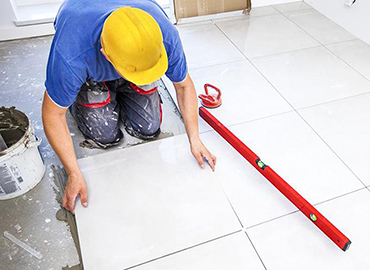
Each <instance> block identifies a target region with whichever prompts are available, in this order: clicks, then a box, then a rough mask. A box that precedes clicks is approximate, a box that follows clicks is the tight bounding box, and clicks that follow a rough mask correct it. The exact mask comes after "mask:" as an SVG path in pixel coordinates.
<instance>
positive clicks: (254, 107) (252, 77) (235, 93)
mask: <svg viewBox="0 0 370 270" xmlns="http://www.w3.org/2000/svg"><path fill="white" fill-rule="evenodd" d="M190 75H191V77H192V78H193V81H194V84H195V87H196V89H197V92H198V94H201V93H204V84H205V83H210V84H213V85H214V86H216V87H218V88H220V89H221V91H222V102H223V104H222V105H221V107H219V108H217V109H214V110H212V113H214V115H215V116H216V117H217V118H218V119H219V120H220V121H222V122H223V123H224V124H225V125H232V124H237V123H242V122H245V121H250V120H253V119H257V118H262V117H266V116H270V115H274V114H278V113H282V112H287V111H291V110H293V109H292V107H291V106H290V105H289V104H288V103H287V102H286V101H285V100H284V99H283V98H282V97H281V96H280V94H279V93H278V92H277V91H276V90H275V89H274V88H273V87H272V86H271V85H270V84H269V83H268V82H267V81H266V79H265V78H263V76H262V75H261V74H260V73H259V72H258V71H257V70H256V69H255V68H254V67H253V66H252V65H251V64H250V63H249V62H248V61H247V60H245V61H240V62H234V63H228V64H222V65H217V66H211V67H206V68H201V69H196V70H193V71H191V72H190ZM212 91H214V90H212ZM200 124H201V125H200V130H201V131H205V130H209V129H211V127H209V126H208V125H207V124H204V122H203V121H201V122H200Z"/></svg>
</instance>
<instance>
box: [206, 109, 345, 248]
mask: <svg viewBox="0 0 370 270" xmlns="http://www.w3.org/2000/svg"><path fill="white" fill-rule="evenodd" d="M199 114H200V116H201V117H202V118H203V119H204V120H205V121H206V122H207V123H208V124H209V125H210V126H211V127H212V128H213V129H214V130H215V131H217V132H218V133H219V134H220V135H221V136H222V137H223V138H224V139H225V140H226V141H227V142H228V143H229V144H230V145H231V146H232V147H234V148H235V150H236V151H238V152H239V154H241V155H242V156H243V157H244V158H245V159H246V160H247V161H248V162H249V163H250V164H251V165H252V166H253V167H254V168H256V169H257V170H258V171H259V172H260V173H261V174H262V175H263V176H264V177H265V178H266V179H267V180H269V181H270V182H271V184H273V185H274V186H275V187H276V188H277V189H278V190H279V191H280V192H281V193H282V194H283V195H284V196H285V197H286V198H287V199H289V200H290V201H291V202H292V203H293V204H294V205H295V206H296V207H297V208H298V209H299V210H300V211H301V212H302V213H303V214H304V215H305V216H306V217H307V218H308V219H309V220H310V221H311V222H312V223H313V224H314V225H316V226H317V227H318V228H319V229H320V230H321V231H322V232H323V233H324V234H326V235H327V236H328V237H329V238H330V239H331V240H332V241H333V242H334V243H335V244H336V245H337V246H338V247H340V248H341V249H342V250H343V251H346V250H347V249H348V248H349V246H350V244H351V241H350V240H349V239H348V238H347V237H346V236H345V235H344V234H343V233H341V232H340V231H339V230H338V229H337V228H336V227H335V226H334V225H333V224H331V223H330V221H329V220H327V219H326V218H325V217H324V216H323V215H322V214H320V212H319V211H317V210H316V209H315V207H313V206H312V205H311V204H310V203H309V202H308V201H306V200H305V199H304V198H303V197H302V196H301V195H300V194H299V193H298V192H297V191H295V190H294V189H293V188H292V187H291V186H290V185H289V184H288V183H287V182H285V181H284V179H283V178H281V177H280V176H279V175H278V174H277V173H276V172H274V171H273V170H272V169H271V168H270V167H269V166H267V165H266V164H265V163H263V162H262V160H261V159H260V158H259V157H258V156H257V155H256V154H255V153H254V152H253V151H252V150H251V149H249V148H248V147H247V146H246V145H245V144H244V143H243V142H242V141H241V140H239V139H238V138H237V137H236V136H235V135H234V134H233V133H232V132H231V131H230V130H228V129H227V128H226V127H225V126H224V125H223V124H222V123H221V122H220V121H218V120H217V119H216V118H215V117H214V116H213V115H212V114H211V113H210V112H209V111H207V109H205V108H203V107H200V108H199ZM307 241H309V239H307Z"/></svg>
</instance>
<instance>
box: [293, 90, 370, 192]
mask: <svg viewBox="0 0 370 270" xmlns="http://www.w3.org/2000/svg"><path fill="white" fill-rule="evenodd" d="M299 113H300V114H301V115H302V116H303V117H304V118H305V119H306V120H307V122H308V123H309V124H310V125H311V126H312V127H313V128H314V129H315V130H316V131H317V132H318V134H319V135H320V136H321V137H322V138H323V139H324V140H325V141H326V142H327V143H328V144H329V145H330V147H331V148H332V149H333V150H334V151H335V152H336V153H337V154H338V155H339V156H340V158H341V159H342V160H343V161H344V162H345V163H346V164H347V165H348V166H349V167H350V168H351V169H352V170H353V172H354V173H355V174H356V175H357V176H358V177H359V178H360V179H361V180H362V181H363V182H364V183H365V184H366V185H370V170H369V164H370V156H369V150H370V124H369V119H370V94H366V95H361V96H358V97H353V98H348V99H344V100H341V101H337V102H331V103H328V104H323V105H320V106H315V107H312V108H307V109H304V110H300V111H299Z"/></svg>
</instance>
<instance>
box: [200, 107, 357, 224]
mask: <svg viewBox="0 0 370 270" xmlns="http://www.w3.org/2000/svg"><path fill="white" fill-rule="evenodd" d="M230 130H231V131H232V132H234V134H235V135H236V136H238V137H239V138H240V139H241V140H242V141H243V142H244V143H245V144H246V145H247V146H248V147H250V148H251V149H252V151H254V152H255V153H256V154H257V155H259V157H260V158H261V159H262V160H263V161H264V162H265V163H266V164H267V165H269V166H270V167H271V168H272V169H273V170H275V171H276V172H277V173H278V174H279V175H280V176H281V177H283V178H284V179H285V181H287V182H288V183H289V184H290V185H291V186H292V187H293V188H295V189H296V190H297V191H298V192H299V193H300V194H301V195H302V196H303V197H305V198H306V199H307V200H308V201H309V202H310V203H312V204H314V203H318V202H322V201H325V200H327V199H330V198H334V197H336V196H339V195H342V194H345V193H348V192H350V191H353V190H357V189H359V188H363V187H364V186H363V185H362V184H361V182H360V181H358V179H357V178H356V177H355V176H354V175H353V174H352V173H351V172H350V170H348V169H347V167H346V166H345V165H344V164H343V163H342V162H341V161H340V160H339V159H338V158H337V156H336V155H335V154H334V153H333V152H332V151H331V150H330V149H329V148H328V147H327V146H326V145H325V143H324V142H323V141H322V140H321V139H320V138H319V137H318V136H317V135H316V134H315V133H314V131H313V130H312V129H311V128H310V127H309V126H308V125H307V124H306V123H305V122H304V121H303V120H302V119H301V118H300V117H299V116H298V115H297V114H296V113H295V112H291V113H286V114H282V115H279V116H273V117H269V118H266V119H262V120H257V121H253V122H249V123H245V124H240V125H236V126H232V127H230ZM215 136H216V137H217V136H219V135H218V134H214V133H203V134H202V138H203V141H204V143H205V144H206V145H207V146H208V148H209V149H210V150H211V151H212V152H213V153H214V154H215V155H216V156H217V158H218V160H217V169H216V172H215V173H214V174H215V177H216V179H218V180H219V181H220V182H221V184H222V186H223V188H224V190H225V193H226V195H227V196H228V198H229V200H230V202H231V203H232V205H233V207H234V209H235V211H236V213H237V214H238V216H239V218H240V219H241V221H242V223H243V225H244V226H245V227H250V226H252V225H256V224H258V223H261V222H264V221H266V220H269V219H273V218H275V217H277V216H281V215H284V214H287V213H289V212H292V211H294V210H296V208H295V207H294V206H293V205H292V204H291V203H290V202H289V201H288V200H287V199H286V198H285V197H284V196H283V195H281V194H280V192H279V191H278V190H277V189H275V187H273V186H272V185H271V184H270V182H268V180H266V179H265V178H264V177H263V176H262V175H260V174H259V172H257V170H256V169H255V168H254V167H252V166H251V165H250V164H249V163H248V161H246V160H245V159H244V158H242V157H241V156H240V155H239V154H237V152H236V151H235V150H234V149H233V148H232V147H231V146H229V145H227V144H223V143H221V142H220V141H219V140H217V138H214V137H215Z"/></svg>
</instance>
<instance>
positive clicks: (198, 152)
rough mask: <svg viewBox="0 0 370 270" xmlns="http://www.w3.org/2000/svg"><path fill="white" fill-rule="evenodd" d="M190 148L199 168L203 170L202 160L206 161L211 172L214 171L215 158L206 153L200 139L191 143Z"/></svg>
mask: <svg viewBox="0 0 370 270" xmlns="http://www.w3.org/2000/svg"><path fill="white" fill-rule="evenodd" d="M190 148H191V153H192V154H193V156H194V157H195V159H196V160H197V161H198V164H199V166H200V167H201V168H204V159H206V160H207V162H208V164H209V166H210V167H211V169H212V171H215V166H216V157H215V156H214V155H212V153H211V152H209V151H208V149H207V148H206V147H205V146H204V144H203V143H202V141H201V140H200V139H197V140H195V141H192V142H191V143H190Z"/></svg>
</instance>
